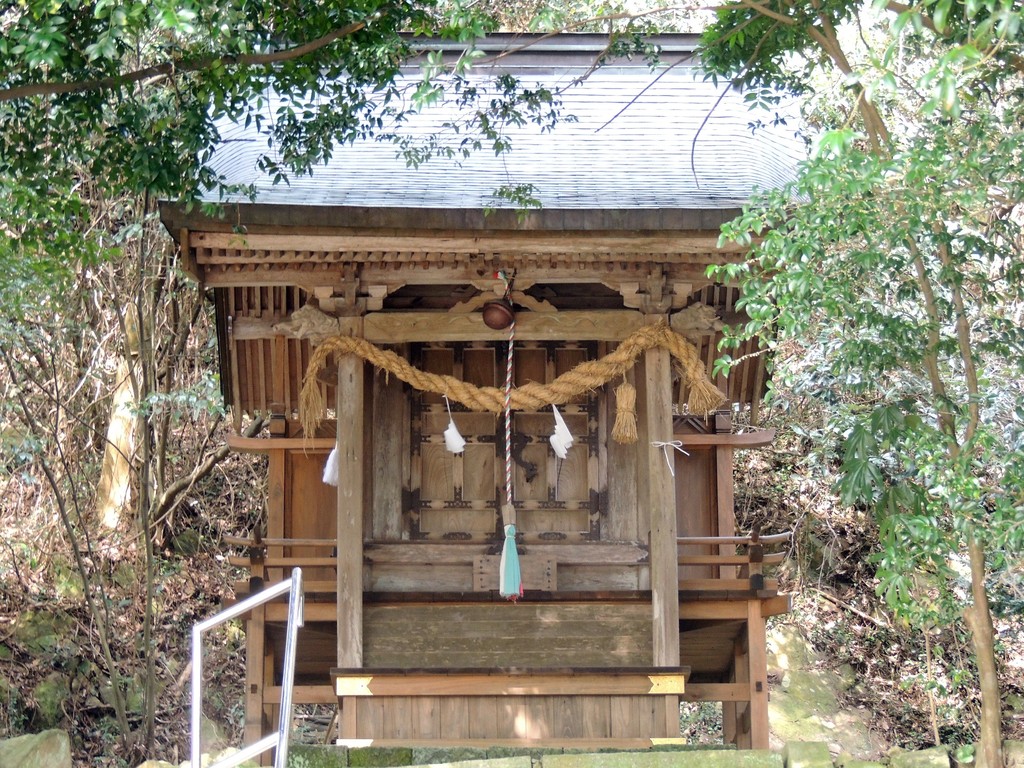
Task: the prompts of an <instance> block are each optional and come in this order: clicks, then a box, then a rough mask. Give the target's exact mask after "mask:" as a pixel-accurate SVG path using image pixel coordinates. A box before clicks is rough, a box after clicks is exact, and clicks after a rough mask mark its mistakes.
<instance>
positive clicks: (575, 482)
mask: <svg viewBox="0 0 1024 768" xmlns="http://www.w3.org/2000/svg"><path fill="white" fill-rule="evenodd" d="M507 349H508V348H507V346H506V345H505V344H502V343H498V344H494V343H485V342H479V343H465V344H425V345H419V346H417V347H414V348H413V350H412V356H413V362H414V364H415V365H417V366H418V367H420V368H421V369H423V370H425V371H429V372H432V373H439V374H448V375H450V376H454V377H456V378H458V379H461V380H463V381H466V382H468V383H470V384H475V385H477V386H491V387H502V386H504V382H505V366H506V355H507ZM596 353H597V344H596V343H571V342H569V343H567V342H558V343H543V342H522V343H520V342H517V343H516V344H515V347H514V351H513V377H514V382H515V384H516V385H517V386H521V385H523V384H525V383H527V382H531V381H533V382H539V383H549V382H551V381H552V380H554V379H555V378H556V377H558V376H560V375H562V374H564V373H566V372H567V371H570V370H572V369H573V368H574V367H576V366H577V365H579V364H580V363H581V362H583V361H585V360H588V359H593V358H594V357H595V355H596ZM411 397H412V409H411V410H412V413H411V419H410V424H411V440H410V445H411V453H412V457H411V462H410V474H411V477H410V487H411V489H412V493H411V501H410V504H409V506H408V509H407V512H406V514H408V516H409V519H408V530H409V533H410V537H411V538H412V539H442V540H467V541H472V540H481V539H483V540H486V539H493V538H496V537H500V535H501V532H502V529H503V526H504V524H505V522H507V521H504V520H502V516H501V508H502V505H503V504H504V501H505V457H506V451H507V450H510V451H511V458H512V485H513V494H512V495H513V503H514V506H515V511H516V520H515V521H514V522H515V523H516V528H517V530H518V531H519V532H520V533H521V534H522V535H523V537H524V538H527V539H535V540H547V541H560V540H576V541H580V540H596V539H598V538H600V519H601V515H600V507H601V490H602V486H601V477H602V476H603V472H602V469H603V468H602V466H601V461H602V455H603V452H602V451H601V448H600V447H601V445H602V444H603V439H604V433H605V425H604V423H603V418H602V409H601V408H600V403H599V401H600V399H601V397H602V395H601V394H600V393H598V392H591V393H586V394H583V395H581V396H580V397H578V398H576V399H575V400H573V401H572V402H570V403H567V404H565V405H564V406H559V411H560V413H561V414H562V416H563V418H564V419H565V422H566V425H567V426H568V428H569V430H570V432H571V433H572V435H573V437H574V439H575V442H574V444H573V446H572V447H571V448H570V449H569V451H568V455H567V456H566V458H564V459H560V458H558V457H557V456H556V455H555V452H554V451H553V449H552V448H551V445H550V443H549V437H550V435H551V434H552V432H553V431H554V427H555V419H554V414H553V413H552V411H551V409H550V408H548V409H546V410H541V411H534V412H522V411H515V412H513V414H512V441H511V445H510V446H506V445H505V424H504V416H501V415H495V414H491V413H473V412H470V411H467V410H466V409H465V408H463V407H461V406H459V405H457V404H456V403H454V402H452V403H450V404H449V403H447V402H446V400H445V398H444V397H442V396H440V395H434V394H429V393H416V392H414V393H412V394H411ZM449 409H450V410H449ZM449 419H451V420H453V421H454V422H455V424H456V426H457V427H458V430H459V432H460V433H461V434H462V436H463V437H464V438H465V440H466V446H465V450H464V451H463V452H462V453H461V454H453V453H451V452H449V451H448V450H447V448H446V446H445V441H444V431H445V429H446V428H448V426H449Z"/></svg>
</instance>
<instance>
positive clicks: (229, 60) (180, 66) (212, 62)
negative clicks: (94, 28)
mask: <svg viewBox="0 0 1024 768" xmlns="http://www.w3.org/2000/svg"><path fill="white" fill-rule="evenodd" d="M366 24H367V22H366V21H356V22H353V23H352V24H348V25H346V26H344V27H341V28H340V29H335V30H333V31H331V32H328V33H327V34H326V35H323V36H322V37H319V38H317V39H316V40H313V41H311V42H308V43H303V44H302V45H297V46H294V47H292V48H282V49H280V50H277V51H271V52H269V53H251V54H244V55H239V56H205V57H203V58H200V59H194V60H191V61H165V62H163V63H161V64H154V65H153V66H151V67H143V68H142V69H136V70H134V71H132V72H126V73H125V74H123V75H111V76H109V77H99V78H95V79H92V80H74V81H71V82H66V83H62V82H57V81H52V80H50V81H44V82H41V83H32V84H29V85H18V86H14V87H11V88H2V89H0V102H5V101H15V100H17V99H27V98H31V97H33V96H58V95H61V94H66V93H86V92H88V91H102V90H108V89H111V88H117V87H119V86H122V85H127V84H129V83H138V82H142V81H144V80H149V79H150V78H158V77H169V76H174V75H176V74H183V73H189V72H201V71H203V70H206V69H210V68H212V67H215V66H216V67H235V66H238V67H265V66H270V65H271V64H279V63H281V62H284V61H293V60H294V59H298V58H301V57H303V56H305V55H307V54H310V53H313V52H315V51H318V50H320V49H321V48H325V47H327V46H328V45H330V44H331V43H333V42H335V41H336V40H340V39H341V38H343V37H347V36H348V35H352V34H354V33H356V32H358V31H359V30H361V29H363V28H364V27H366Z"/></svg>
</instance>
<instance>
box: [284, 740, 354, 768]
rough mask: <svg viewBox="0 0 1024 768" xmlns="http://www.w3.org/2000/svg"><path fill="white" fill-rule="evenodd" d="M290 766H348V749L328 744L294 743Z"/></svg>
mask: <svg viewBox="0 0 1024 768" xmlns="http://www.w3.org/2000/svg"><path fill="white" fill-rule="evenodd" d="M288 768H348V750H347V749H345V747H333V746H327V745H320V744H317V745H313V744H292V745H290V746H289V747H288Z"/></svg>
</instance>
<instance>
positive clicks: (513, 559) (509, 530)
mask: <svg viewBox="0 0 1024 768" xmlns="http://www.w3.org/2000/svg"><path fill="white" fill-rule="evenodd" d="M500 571H501V574H500V578H501V586H500V588H499V590H498V592H499V593H500V594H501V596H502V597H506V598H508V599H509V600H512V601H513V602H515V601H516V600H518V599H519V598H520V597H522V596H523V577H522V574H521V573H520V572H519V552H518V550H516V527H515V526H514V525H506V526H505V543H504V545H502V547H501V568H500Z"/></svg>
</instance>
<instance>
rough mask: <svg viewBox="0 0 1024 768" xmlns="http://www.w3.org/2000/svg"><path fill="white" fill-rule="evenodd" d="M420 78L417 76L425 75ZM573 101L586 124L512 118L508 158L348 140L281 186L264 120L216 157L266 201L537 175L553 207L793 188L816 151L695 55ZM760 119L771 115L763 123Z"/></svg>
mask: <svg viewBox="0 0 1024 768" xmlns="http://www.w3.org/2000/svg"><path fill="white" fill-rule="evenodd" d="M667 60H668V61H671V59H667ZM537 71H538V70H536V69H534V70H532V71H531V70H529V69H527V70H524V71H523V72H520V73H518V74H519V76H520V79H521V81H522V82H523V83H524V84H530V85H536V84H543V85H545V86H547V87H549V88H555V87H559V86H568V85H569V84H570V83H571V82H572V80H573V79H574V78H576V77H578V76H579V74H580V68H579V66H578V65H574V66H568V67H562V68H559V67H557V66H554V67H546V68H545V69H544V71H545V72H546V74H537V73H536V72H537ZM490 76H491V72H490V70H489V69H488V68H486V67H481V68H479V69H477V70H473V74H472V75H471V77H472V78H473V80H474V81H480V82H484V81H486V80H488V79H489V78H490ZM407 77H408V82H409V83H414V82H415V81H416V80H417V79H418V78H419V75H418V73H415V72H410V73H409V74H408V75H407ZM562 101H563V104H564V112H565V113H567V114H571V115H574V116H575V117H576V118H577V120H578V122H575V123H569V122H563V123H560V124H558V125H557V126H556V127H555V129H554V130H552V131H550V132H547V133H544V132H541V130H540V129H539V128H538V127H537V126H534V125H528V126H526V127H522V128H512V129H510V130H509V131H508V135H509V136H510V138H511V142H512V150H511V151H510V152H507V153H504V154H502V155H500V156H497V157H496V156H495V155H494V153H493V152H492V151H491V150H489V149H483V150H480V151H477V152H476V153H474V154H473V155H472V156H471V157H469V158H468V159H460V160H458V161H454V160H448V159H442V158H436V157H435V158H433V159H431V160H430V161H429V162H427V163H425V164H424V165H422V166H420V167H419V168H410V167H407V165H406V163H405V160H404V159H402V158H400V157H397V156H396V149H395V147H394V146H393V145H392V144H390V143H380V142H373V141H364V142H359V143H357V144H355V145H352V146H345V147H341V148H338V149H337V150H336V151H335V153H334V156H333V158H332V159H331V160H330V162H328V163H327V164H326V165H324V166H322V167H318V168H317V169H316V170H315V171H314V172H313V174H312V175H310V176H302V177H297V176H294V175H293V176H292V177H291V178H290V183H289V184H278V185H276V186H275V185H273V184H272V183H271V182H270V180H269V179H268V178H266V177H265V176H264V175H262V174H261V172H260V171H258V170H257V168H256V161H257V158H258V157H259V156H260V155H261V154H262V153H265V152H266V151H267V143H266V139H265V138H264V137H261V136H259V135H258V134H257V133H256V130H255V128H254V127H250V128H245V127H243V126H241V125H225V126H222V138H223V139H225V140H226V141H225V143H224V144H222V145H221V146H220V147H219V148H218V150H217V152H216V154H215V159H214V167H215V168H216V169H217V170H218V171H219V172H220V173H222V174H223V175H224V176H225V177H226V179H227V181H229V182H230V183H240V184H254V185H255V187H256V189H257V198H256V202H258V203H274V204H286V205H309V206H361V207H371V208H376V207H388V208H461V209H466V208H486V207H490V208H499V207H510V205H511V204H509V203H507V202H504V203H502V202H499V201H496V200H495V198H494V191H495V190H496V189H497V188H498V187H499V186H501V185H503V184H532V185H533V186H534V188H535V190H536V193H537V197H538V198H539V199H540V201H541V203H542V205H543V207H544V208H547V209H652V208H673V209H680V208H681V209H716V208H735V207H737V206H738V205H741V204H742V203H743V202H745V201H746V200H747V199H748V198H749V196H750V193H751V191H752V190H753V189H755V188H761V189H765V188H774V187H778V186H781V185H782V184H784V183H785V182H787V181H789V180H790V179H791V178H792V177H793V174H794V170H795V166H796V163H797V162H798V161H799V160H800V159H801V158H802V157H803V155H804V149H803V142H802V141H801V140H800V139H799V138H798V137H797V136H796V135H795V134H796V128H797V122H796V119H795V118H794V117H793V116H792V115H790V116H789V119H788V120H787V124H785V125H772V124H771V123H772V118H773V116H774V113H766V112H756V111H754V112H752V111H750V110H749V109H748V108H747V105H746V103H745V102H744V100H743V96H742V94H741V93H739V92H738V91H736V90H735V89H731V88H730V87H729V86H728V85H727V84H721V83H720V84H719V85H717V86H715V85H713V84H712V83H711V82H707V81H705V80H704V78H703V75H702V74H701V73H700V72H699V71H698V70H696V69H695V68H693V67H692V66H687V65H683V66H675V67H672V68H668V69H667V71H666V69H662V70H661V71H658V72H654V73H652V72H651V71H650V70H649V69H648V68H647V67H645V66H637V65H635V64H634V65H631V66H625V67H622V66H609V67H606V68H601V69H598V70H596V71H594V72H593V73H592V74H591V75H590V76H589V77H588V78H587V79H586V80H585V81H584V82H583V83H582V84H580V85H577V86H573V87H569V88H567V89H566V90H565V92H564V93H563V95H562ZM453 110H454V107H453V106H451V105H449V104H444V105H441V106H438V107H432V108H429V109H425V110H423V111H422V112H421V113H419V114H418V115H417V116H415V117H414V118H413V119H412V120H410V121H409V122H408V123H407V124H406V127H405V130H407V131H409V132H411V133H413V134H414V135H427V134H429V133H431V132H436V131H438V130H440V129H441V126H442V124H443V123H445V121H448V120H451V119H453V117H454V115H455V113H454V111H453ZM272 111H273V107H271V110H269V112H272ZM758 119H760V120H761V121H763V122H764V123H766V125H765V126H763V127H760V128H758V129H757V130H751V128H750V124H751V123H752V122H754V121H756V120H758ZM459 138H461V137H455V140H456V141H457V140H458V139H459Z"/></svg>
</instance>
